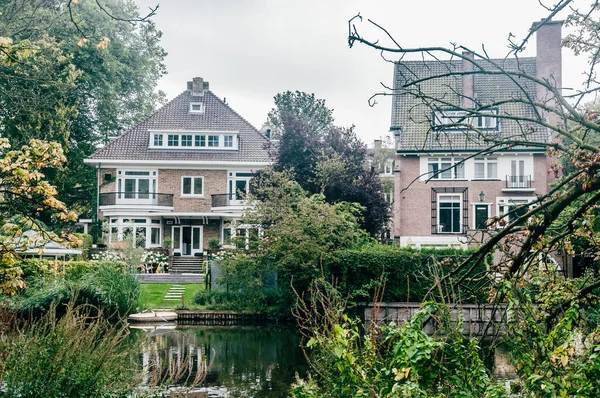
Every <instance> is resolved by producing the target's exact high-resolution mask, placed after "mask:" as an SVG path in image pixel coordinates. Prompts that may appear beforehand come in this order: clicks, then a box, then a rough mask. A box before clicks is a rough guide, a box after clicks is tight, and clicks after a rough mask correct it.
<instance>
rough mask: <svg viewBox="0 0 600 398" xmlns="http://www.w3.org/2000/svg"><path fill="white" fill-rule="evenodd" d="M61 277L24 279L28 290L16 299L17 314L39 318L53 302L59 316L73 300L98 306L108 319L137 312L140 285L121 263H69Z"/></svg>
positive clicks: (53, 275)
mask: <svg viewBox="0 0 600 398" xmlns="http://www.w3.org/2000/svg"><path fill="white" fill-rule="evenodd" d="M67 264H68V265H66V266H65V272H64V274H43V275H36V276H31V277H30V278H28V279H27V283H28V288H27V289H25V290H24V291H23V294H22V296H21V297H18V298H15V299H14V300H13V301H14V308H15V310H16V311H17V312H19V313H27V314H30V315H31V316H34V317H38V316H40V315H41V314H43V313H45V312H46V311H48V309H49V308H50V307H51V305H52V303H56V305H57V309H58V310H59V313H61V312H62V311H63V309H64V307H65V306H66V305H67V304H68V303H69V302H70V301H71V300H72V299H73V298H76V303H87V304H90V305H93V306H96V307H98V309H99V310H101V311H102V312H104V314H105V315H106V316H108V317H122V316H125V315H127V314H128V313H129V312H130V311H132V310H135V309H137V307H138V301H137V300H138V297H139V282H138V281H137V278H136V276H135V275H134V274H132V273H131V272H128V271H126V270H125V267H124V266H123V264H121V263H113V262H108V261H106V262H97V261H85V262H77V261H73V262H69V263H67Z"/></svg>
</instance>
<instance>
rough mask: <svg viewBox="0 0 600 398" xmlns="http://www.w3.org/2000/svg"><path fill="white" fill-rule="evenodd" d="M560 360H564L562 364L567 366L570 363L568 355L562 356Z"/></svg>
mask: <svg viewBox="0 0 600 398" xmlns="http://www.w3.org/2000/svg"><path fill="white" fill-rule="evenodd" d="M560 362H562V366H567V363H569V357H568V356H566V355H563V356H561V357H560Z"/></svg>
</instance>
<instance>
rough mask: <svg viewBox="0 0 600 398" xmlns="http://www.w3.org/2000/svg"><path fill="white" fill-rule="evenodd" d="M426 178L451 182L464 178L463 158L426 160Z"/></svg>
mask: <svg viewBox="0 0 600 398" xmlns="http://www.w3.org/2000/svg"><path fill="white" fill-rule="evenodd" d="M427 171H428V176H427V177H428V178H431V179H439V180H452V179H463V178H465V164H464V162H463V158H429V159H428V160H427Z"/></svg>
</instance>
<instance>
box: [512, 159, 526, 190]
mask: <svg viewBox="0 0 600 398" xmlns="http://www.w3.org/2000/svg"><path fill="white" fill-rule="evenodd" d="M529 180H530V178H529V176H526V175H525V161H524V160H511V162H510V176H508V181H507V184H508V188H529V185H530V181H529Z"/></svg>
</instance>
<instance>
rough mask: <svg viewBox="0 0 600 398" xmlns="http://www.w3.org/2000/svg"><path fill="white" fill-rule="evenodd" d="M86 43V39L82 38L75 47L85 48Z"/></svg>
mask: <svg viewBox="0 0 600 398" xmlns="http://www.w3.org/2000/svg"><path fill="white" fill-rule="evenodd" d="M87 42H88V39H86V38H85V37H82V38H81V39H79V41H78V42H77V46H78V47H83V46H85V44H86V43H87Z"/></svg>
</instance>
